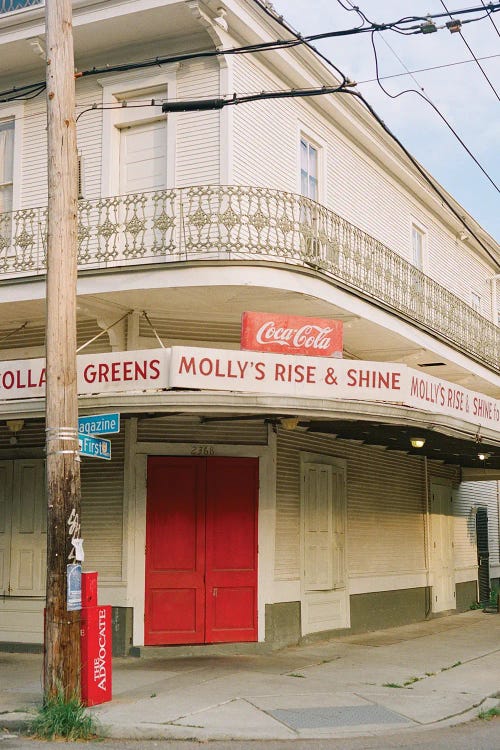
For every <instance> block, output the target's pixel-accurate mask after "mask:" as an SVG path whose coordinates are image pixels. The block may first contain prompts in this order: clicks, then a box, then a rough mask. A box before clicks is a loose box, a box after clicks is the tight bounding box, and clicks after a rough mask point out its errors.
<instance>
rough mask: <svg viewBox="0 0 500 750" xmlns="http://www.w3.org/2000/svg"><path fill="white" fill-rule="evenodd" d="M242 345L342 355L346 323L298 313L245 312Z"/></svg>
mask: <svg viewBox="0 0 500 750" xmlns="http://www.w3.org/2000/svg"><path fill="white" fill-rule="evenodd" d="M241 347H242V349H250V350H252V351H268V352H281V353H283V352H286V353H287V354H305V355H312V356H314V357H331V356H337V357H340V356H342V322H341V321H338V320H326V319H323V318H302V317H299V316H295V315H272V314H269V313H252V312H245V313H243V318H242V329H241Z"/></svg>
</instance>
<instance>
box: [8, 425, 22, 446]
mask: <svg viewBox="0 0 500 750" xmlns="http://www.w3.org/2000/svg"><path fill="white" fill-rule="evenodd" d="M5 424H6V425H7V427H8V428H9V430H10V432H12V435H11V436H10V438H9V443H10V444H11V445H17V433H18V432H20V431H21V430H22V429H23V427H24V419H8V420H7V421H6V423H5Z"/></svg>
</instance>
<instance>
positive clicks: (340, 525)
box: [331, 467, 347, 589]
mask: <svg viewBox="0 0 500 750" xmlns="http://www.w3.org/2000/svg"><path fill="white" fill-rule="evenodd" d="M331 469H332V490H333V587H334V588H336V589H343V588H345V586H346V562H345V556H346V548H345V537H346V515H347V508H346V495H345V488H344V472H343V471H342V470H341V469H338V468H336V467H331Z"/></svg>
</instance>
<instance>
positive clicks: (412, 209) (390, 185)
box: [233, 56, 491, 317]
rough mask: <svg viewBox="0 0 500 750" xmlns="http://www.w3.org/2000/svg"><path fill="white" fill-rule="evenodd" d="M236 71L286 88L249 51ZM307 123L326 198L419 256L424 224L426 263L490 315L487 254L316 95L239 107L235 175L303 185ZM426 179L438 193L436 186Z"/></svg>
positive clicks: (239, 82)
mask: <svg viewBox="0 0 500 750" xmlns="http://www.w3.org/2000/svg"><path fill="white" fill-rule="evenodd" d="M234 77H235V89H236V90H238V91H260V90H266V89H267V90H269V89H273V88H275V89H276V88H286V85H285V84H284V82H283V81H280V80H279V79H276V77H275V76H273V75H271V74H270V72H269V71H268V70H267V69H265V68H264V66H263V65H261V64H260V63H259V62H258V61H256V60H255V59H248V57H246V56H241V57H240V58H238V59H237V60H236V61H235V64H234ZM339 106H341V105H339ZM301 131H302V132H304V133H305V134H306V135H307V136H309V137H310V138H311V139H313V140H315V141H316V143H317V145H318V146H319V148H320V156H321V159H322V163H323V169H322V170H321V171H320V191H319V195H320V197H319V200H320V203H323V204H324V205H326V206H327V207H328V208H330V209H331V210H333V211H335V212H336V213H338V214H339V215H340V216H342V217H344V218H346V219H347V220H348V221H350V222H351V223H353V224H355V225H356V226H358V227H360V228H361V229H363V230H364V231H366V232H367V233H369V234H371V235H372V236H374V237H375V238H377V239H378V240H380V241H381V242H383V243H384V244H386V245H387V246H388V247H390V248H391V249H392V250H394V251H395V252H397V253H399V254H400V255H402V256H403V257H404V258H406V259H407V260H411V259H412V248H411V227H412V224H413V223H415V224H417V225H418V226H420V227H421V228H422V230H423V231H424V232H425V260H424V271H425V272H426V273H427V274H428V275H429V276H431V277H432V278H434V279H435V280H436V281H438V282H439V283H441V284H443V286H446V287H447V288H448V289H449V290H450V291H452V292H454V293H455V294H457V295H458V296H459V297H461V298H462V299H463V300H464V301H465V302H467V303H468V304H470V302H471V289H472V290H473V291H476V293H478V294H480V296H481V298H482V310H481V312H482V313H483V314H484V315H485V316H487V317H490V316H491V287H490V284H489V282H488V281H487V278H488V276H491V270H490V268H489V266H488V265H487V264H486V262H485V261H483V260H482V259H480V258H479V257H478V256H477V255H476V254H474V253H472V252H471V251H470V250H469V249H468V248H467V247H466V246H465V245H464V243H463V242H462V241H460V239H459V238H458V236H457V234H458V232H457V233H452V232H450V231H449V229H448V228H446V227H445V226H444V224H442V223H441V222H440V221H439V219H438V217H437V216H436V215H434V214H433V213H431V212H430V211H429V210H427V209H426V208H424V206H423V205H422V203H421V202H420V201H418V200H417V199H416V198H415V196H414V195H413V194H412V193H411V192H410V191H409V190H406V189H405V188H404V187H403V185H402V184H400V183H399V182H397V181H396V179H395V178H394V177H392V175H391V174H390V173H389V172H388V171H387V170H386V169H385V167H384V166H383V164H382V161H381V159H382V158H383V152H382V151H381V152H380V158H379V160H375V158H374V157H372V156H371V155H368V154H367V153H366V151H365V150H364V149H362V148H360V147H359V146H358V145H357V144H356V142H355V140H354V138H350V137H348V136H347V135H346V133H344V132H342V131H340V130H339V129H338V128H337V127H336V126H335V123H334V122H332V121H327V120H326V119H325V117H323V116H322V115H321V114H320V112H319V110H318V109H317V108H316V107H315V104H314V102H313V101H307V100H301V99H288V100H285V101H281V102H280V101H264V102H258V103H255V104H251V105H245V106H242V107H236V108H235V112H234V172H233V174H234V180H235V182H236V183H238V184H244V185H246V184H254V185H263V186H268V187H273V188H276V189H280V190H287V191H291V192H298V189H299V175H298V169H299V166H298V138H299V132H301ZM321 182H322V183H323V184H321ZM422 187H423V189H424V190H425V192H427V193H428V194H429V195H431V197H432V198H434V193H433V191H430V189H429V188H428V187H426V186H425V185H423V186H422ZM450 258H453V259H454V262H453V263H450Z"/></svg>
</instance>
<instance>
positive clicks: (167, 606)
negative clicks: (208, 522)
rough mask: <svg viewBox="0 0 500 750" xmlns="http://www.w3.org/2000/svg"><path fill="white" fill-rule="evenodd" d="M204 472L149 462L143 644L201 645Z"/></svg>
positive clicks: (175, 461) (193, 466) (193, 463)
mask: <svg viewBox="0 0 500 750" xmlns="http://www.w3.org/2000/svg"><path fill="white" fill-rule="evenodd" d="M204 487H205V467H204V466H203V465H202V464H200V462H199V461H198V460H197V459H194V458H183V457H180V458H165V457H156V456H155V457H151V458H149V459H148V491H147V513H146V591H145V595H146V602H145V603H146V607H145V640H144V642H145V644H146V645H164V644H173V643H203V641H204V635H205V634H204V609H205V602H204V598H205V596H204V594H205V589H204V576H205V497H204V495H205V490H204Z"/></svg>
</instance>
